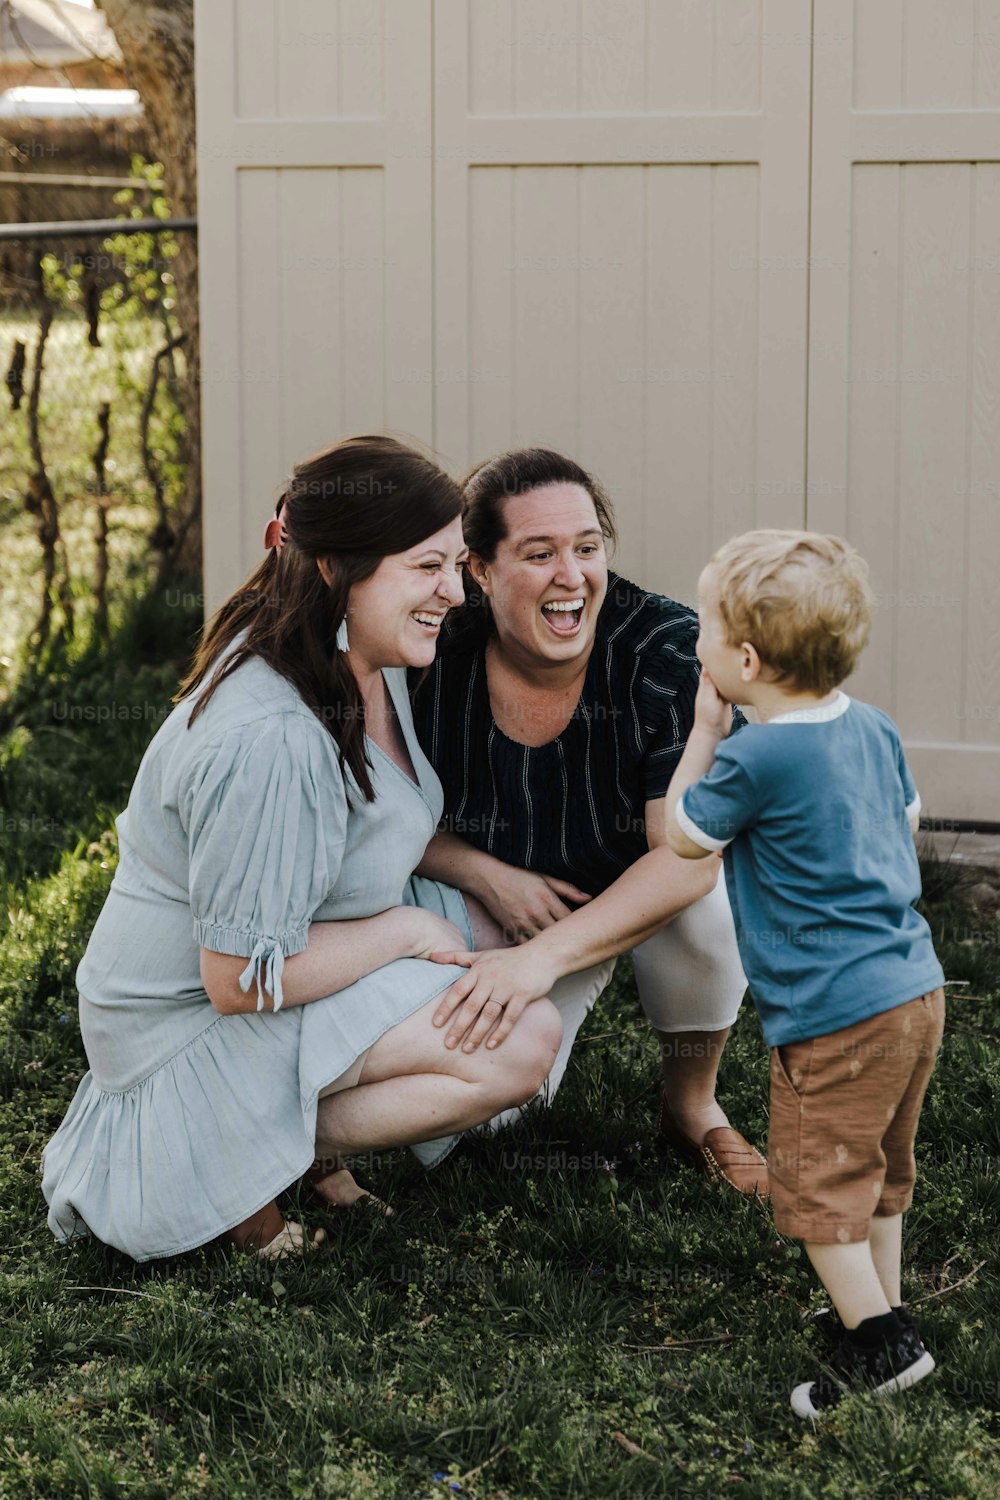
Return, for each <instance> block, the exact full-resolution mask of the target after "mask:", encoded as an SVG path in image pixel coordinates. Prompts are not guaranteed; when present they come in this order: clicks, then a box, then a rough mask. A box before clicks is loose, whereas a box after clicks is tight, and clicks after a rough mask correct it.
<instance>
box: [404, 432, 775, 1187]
mask: <svg viewBox="0 0 1000 1500" xmlns="http://www.w3.org/2000/svg"><path fill="white" fill-rule="evenodd" d="M463 489H464V493H465V508H464V512H463V529H464V532H465V538H466V541H467V543H468V545H469V548H470V559H469V564H468V568H467V577H466V582H467V588H468V598H467V602H466V605H465V607H464V608H463V609H461V610H459V611H455V612H453V615H452V616H449V619H448V621H447V622H445V623H444V624H443V627H442V632H441V636H440V639H439V645H438V651H437V656H436V659H435V661H434V663H433V664H432V666H431V667H430V668H429V670H428V671H427V672H426V673H425V674H411V693H412V699H413V708H414V720H415V724H416V727H417V731H418V734H419V736H420V738H421V742H422V744H423V745H424V748H425V750H426V752H427V754H428V757H429V759H430V760H431V763H432V764H433V766H434V768H435V770H436V771H437V773H438V775H439V777H440V778H441V782H442V784H443V787H444V797H445V815H444V819H443V821H442V823H441V825H440V827H439V832H438V834H437V836H436V837H435V838H434V839H433V840H432V841H431V844H430V845H429V847H428V850H427V853H426V855H425V857H424V860H423V862H422V863H421V865H420V866H419V867H418V873H419V874H422V875H427V876H430V877H431V878H433V879H436V880H442V881H445V882H447V883H449V884H451V885H453V886H456V887H458V889H459V890H461V891H462V892H463V894H464V896H465V899H466V904H467V906H468V909H469V915H470V919H471V921H472V924H473V930H474V933H475V937H476V949H477V952H476V954H475V955H474V956H473V957H472V958H471V959H470V957H469V955H463V956H459V955H456V954H451V955H449V958H451V960H452V961H454V962H459V963H463V964H467V965H468V974H467V975H466V976H465V977H464V978H463V979H461V980H459V981H458V982H457V983H456V984H455V985H453V986H452V988H451V989H450V990H449V991H448V992H447V994H446V996H445V997H444V998H443V1000H442V1003H441V1006H440V1007H439V1010H438V1013H437V1017H436V1019H437V1022H438V1024H440V1025H442V1026H444V1027H446V1028H447V1031H446V1041H447V1043H448V1045H451V1046H455V1045H462V1046H463V1047H465V1048H466V1049H470V1050H472V1049H474V1048H475V1047H477V1046H479V1045H480V1044H481V1043H483V1042H485V1044H486V1045H487V1046H488V1047H490V1046H497V1045H499V1044H501V1043H502V1041H503V1039H504V1037H505V1036H506V1035H508V1034H509V1032H510V1030H511V1028H512V1027H513V1026H514V1024H515V1023H516V1021H517V1018H518V1016H519V1015H521V1014H522V1013H523V1011H524V1009H525V1007H526V1006H528V1005H530V1004H531V1003H532V1002H533V1001H535V1000H536V999H539V998H541V997H542V996H545V995H549V996H550V997H551V999H552V1000H553V1002H554V1003H555V1004H556V1005H557V1006H558V1008H559V1010H560V1012H561V1014H562V1017H563V1023H564V1038H563V1044H562V1047H561V1050H560V1054H559V1056H558V1058H557V1059H556V1063H555V1066H554V1067H553V1070H552V1073H551V1075H550V1077H549V1080H548V1084H547V1090H548V1093H549V1095H551V1093H552V1092H554V1090H555V1088H556V1087H558V1084H559V1081H560V1079H561V1077H562V1074H563V1072H564V1070H565V1067H566V1063H567V1061H568V1058H569V1053H570V1049H571V1048H572V1045H573V1041H574V1039H575V1036H576V1034H577V1032H578V1030H579V1028H580V1025H581V1024H582V1022H583V1020H584V1018H585V1016H586V1014H587V1012H588V1010H589V1009H590V1007H591V1006H592V1005H593V1003H594V1000H595V999H596V998H597V996H598V995H599V994H600V992H601V990H602V989H603V988H604V986H605V985H606V984H607V983H608V981H609V979H610V977H611V973H612V972H613V968H614V961H615V958H616V957H617V956H618V955H619V954H621V953H625V952H628V951H631V952H632V954H633V958H634V963H635V973H636V981H637V986H638V991H639V998H640V1003H641V1004H642V1007H643V1009H644V1011H645V1013H646V1015H647V1017H648V1019H649V1020H650V1022H651V1023H652V1025H653V1027H654V1028H655V1030H656V1032H657V1033H658V1036H659V1040H660V1046H661V1055H662V1059H663V1084H664V1090H663V1099H662V1103H661V1109H660V1117H659V1126H658V1133H659V1136H660V1138H661V1140H662V1141H663V1142H664V1143H665V1144H666V1145H668V1146H669V1147H672V1148H673V1150H674V1151H676V1152H677V1153H678V1154H680V1155H682V1156H683V1157H685V1158H686V1159H688V1160H690V1161H691V1162H692V1163H693V1164H694V1165H696V1166H698V1167H699V1168H700V1169H701V1170H703V1171H705V1172H706V1173H708V1174H710V1175H712V1176H713V1177H716V1178H719V1179H724V1180H726V1181H728V1182H729V1183H730V1184H731V1186H733V1187H735V1188H737V1189H738V1190H739V1191H742V1192H749V1193H753V1192H758V1193H761V1194H762V1195H763V1194H765V1193H766V1192H767V1172H766V1166H765V1163H764V1161H763V1158H762V1157H761V1156H760V1154H759V1153H758V1152H757V1151H756V1150H754V1148H753V1147H751V1146H750V1145H749V1144H748V1143H747V1141H746V1140H744V1138H743V1137H742V1136H741V1135H740V1134H739V1132H738V1131H736V1130H735V1129H734V1128H733V1127H732V1126H730V1124H729V1121H728V1119H727V1117H726V1114H725V1112H724V1111H723V1109H722V1108H721V1106H720V1105H719V1103H718V1102H717V1100H716V1098H715V1082H716V1075H717V1072H718V1065H719V1058H720V1056H721V1052H722V1048H723V1046H724V1045H725V1040H726V1037H727V1036H728V1033H729V1029H730V1027H731V1026H732V1023H733V1021H734V1020H735V1018H736V1014H737V1011H738V1009H739V1005H740V1002H741V1000H742V997H743V993H744V990H745V988H746V980H745V978H744V975H743V971H742V968H741V966H740V962H739V955H738V952H737V948H736V939H735V932H734V928H733V922H732V916H731V913H730V910H729V905H728V900H727V896H726V891H725V887H724V884H722V883H720V882H719V879H718V874H719V865H718V862H717V861H711V862H709V864H710V865H714V868H708V869H704V868H701V867H692V865H691V864H690V863H688V862H685V861H684V860H681V859H679V858H677V856H675V855H674V854H673V853H672V851H671V850H670V849H669V847H668V846H667V844H666V839H665V819H664V806H665V802H664V799H665V795H666V791H667V787H668V785H669V783H670V778H671V775H672V774H673V771H674V768H675V767H676V765H677V763H678V761H679V760H680V757H681V755H682V753H683V750H684V746H685V744H686V742H687V737H688V734H689V732H690V729H691V726H692V724H693V721H694V700H695V695H696V692H697V687H698V674H699V670H700V669H699V666H698V662H697V658H696V656H695V641H696V638H697V632H698V622H697V616H696V615H695V614H694V613H693V611H691V610H690V609H688V608H686V607H685V606H683V605H681V604H677V603H674V602H673V601H672V600H669V599H666V598H663V597H662V596H660V595H658V594H655V593H651V592H649V591H647V590H644V589H641V588H639V587H638V586H637V585H636V584H634V583H630V582H629V581H628V580H627V579H625V578H622V577H620V576H619V575H617V574H615V573H613V572H610V571H609V568H608V560H607V544H608V543H609V542H611V541H613V540H614V536H615V530H614V520H613V515H612V511H611V506H610V503H609V501H608V499H607V496H606V495H605V494H604V492H603V490H602V489H601V487H600V486H599V485H598V484H597V482H596V481H595V480H594V479H593V478H592V477H591V476H590V475H589V474H587V473H586V471H585V470H583V469H582V468H580V466H579V465H578V464H576V463H574V462H573V461H572V460H571V459H568V458H564V457H563V456H562V455H560V454H557V453H554V452H551V451H550V450H547V449H526V450H519V451H515V452H511V453H506V454H502V455H500V456H499V457H497V458H494V459H492V460H490V461H489V462H487V463H485V464H482V465H480V466H479V467H478V468H477V469H475V470H473V472H472V474H470V475H469V476H468V478H467V479H466V480H465V481H464V484H463ZM739 723H742V719H738V720H737V724H739ZM441 956H442V957H444V955H441ZM514 1113H516V1112H510V1114H508V1115H505V1116H503V1117H501V1118H503V1119H507V1118H510V1117H511V1114H514Z"/></svg>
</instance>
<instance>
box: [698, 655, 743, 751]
mask: <svg viewBox="0 0 1000 1500" xmlns="http://www.w3.org/2000/svg"><path fill="white" fill-rule="evenodd" d="M694 722H695V728H696V729H704V730H707V732H708V733H709V734H712V735H714V736H715V738H716V739H718V740H724V739H725V738H726V735H727V734H728V733H729V731H730V730H731V729H732V727H733V708H732V704H731V703H727V701H726V699H725V698H723V696H722V694H721V693H720V692H719V689H718V688H717V687H716V685H715V683H714V682H713V681H712V678H711V676H710V675H709V673H708V672H707V671H706V670H705V668H704V667H703V668H702V671H701V681H700V682H699V683H698V692H697V694H696V696H695V700H694Z"/></svg>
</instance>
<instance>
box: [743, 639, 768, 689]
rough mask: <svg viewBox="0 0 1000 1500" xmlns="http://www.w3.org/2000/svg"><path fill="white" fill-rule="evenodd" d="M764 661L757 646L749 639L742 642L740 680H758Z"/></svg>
mask: <svg viewBox="0 0 1000 1500" xmlns="http://www.w3.org/2000/svg"><path fill="white" fill-rule="evenodd" d="M763 666H764V663H763V662H762V661H761V659H760V656H759V655H758V653H757V647H756V646H752V645H751V644H750V642H749V641H742V642H741V643H740V680H741V682H756V681H757V678H758V677H759V676H760V674H761V671H762V670H763Z"/></svg>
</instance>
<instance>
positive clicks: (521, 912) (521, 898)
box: [477, 864, 591, 943]
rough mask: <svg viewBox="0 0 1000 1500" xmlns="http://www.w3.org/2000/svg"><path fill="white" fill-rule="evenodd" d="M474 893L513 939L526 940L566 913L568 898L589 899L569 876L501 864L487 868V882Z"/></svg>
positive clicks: (575, 901)
mask: <svg viewBox="0 0 1000 1500" xmlns="http://www.w3.org/2000/svg"><path fill="white" fill-rule="evenodd" d="M477 895H478V896H479V899H480V900H481V901H482V903H483V905H484V906H485V907H486V910H487V911H488V912H489V914H490V916H491V917H493V918H494V919H495V920H496V921H497V922H499V924H500V926H501V928H502V929H503V933H504V937H506V938H507V939H508V940H509V941H510V942H512V943H525V942H527V941H528V939H529V938H533V937H535V935H536V934H537V933H539V932H542V931H543V930H544V929H545V928H546V927H551V926H552V924H553V922H558V921H559V920H560V918H561V917H568V916H569V914H570V910H571V908H570V907H569V906H567V905H566V902H567V901H571V902H572V903H573V905H574V906H583V905H584V904H585V903H586V902H588V901H589V900H590V899H591V898H590V896H588V895H587V892H586V891H581V890H580V889H579V888H578V887H577V886H575V885H571V884H570V882H569V881H568V880H558V879H557V878H556V877H555V876H554V875H538V874H536V873H535V871H534V870H523V869H519V868H518V867H517V866H516V865H504V864H498V866H497V867H496V868H494V869H492V870H491V871H490V883H489V885H484V886H483V887H481V888H480V889H479V890H477Z"/></svg>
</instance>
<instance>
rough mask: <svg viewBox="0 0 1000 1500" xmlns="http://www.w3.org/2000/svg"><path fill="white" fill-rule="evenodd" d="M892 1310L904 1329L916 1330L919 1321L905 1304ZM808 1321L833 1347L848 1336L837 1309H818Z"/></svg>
mask: <svg viewBox="0 0 1000 1500" xmlns="http://www.w3.org/2000/svg"><path fill="white" fill-rule="evenodd" d="M892 1310H893V1312H894V1313H895V1314H896V1317H897V1318H898V1319H899V1321H900V1322H901V1323H902V1325H903V1327H904V1328H916V1326H917V1320H916V1318H915V1317H914V1316H913V1314H912V1313H911V1312H910V1309H909V1308H908V1307H907V1306H906V1303H905V1302H901V1303H900V1305H899V1306H898V1307H894V1308H893V1309H892ZM806 1321H807V1323H811V1324H812V1326H813V1328H815V1329H816V1330H817V1331H818V1332H819V1333H820V1334H822V1336H823V1338H824V1339H825V1341H826V1342H827V1343H828V1344H829V1345H830V1346H831V1347H835V1346H836V1345H837V1344H839V1343H840V1341H841V1339H843V1338H846V1336H847V1329H846V1328H845V1327H844V1325H843V1323H842V1322H841V1321H840V1314H839V1313H838V1311H837V1309H836V1308H835V1307H818V1308H817V1309H816V1311H815V1312H812V1313H808V1314H806Z"/></svg>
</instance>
